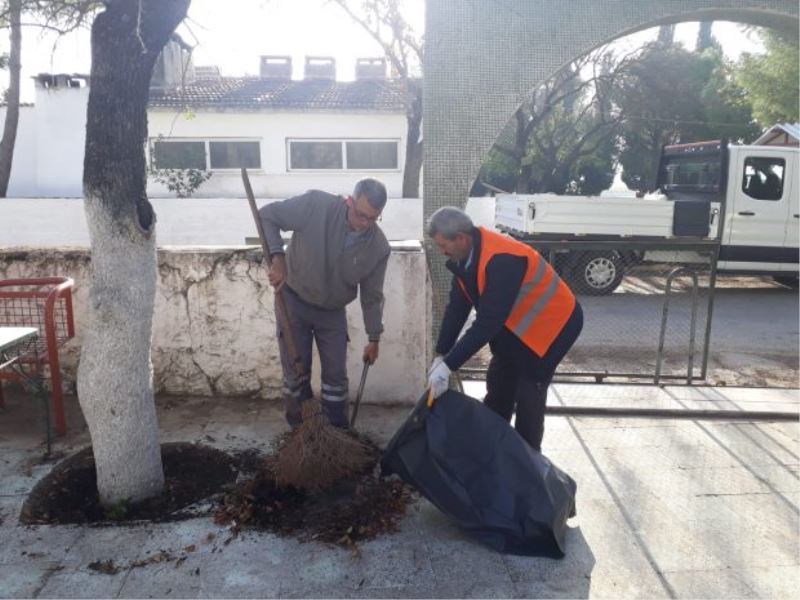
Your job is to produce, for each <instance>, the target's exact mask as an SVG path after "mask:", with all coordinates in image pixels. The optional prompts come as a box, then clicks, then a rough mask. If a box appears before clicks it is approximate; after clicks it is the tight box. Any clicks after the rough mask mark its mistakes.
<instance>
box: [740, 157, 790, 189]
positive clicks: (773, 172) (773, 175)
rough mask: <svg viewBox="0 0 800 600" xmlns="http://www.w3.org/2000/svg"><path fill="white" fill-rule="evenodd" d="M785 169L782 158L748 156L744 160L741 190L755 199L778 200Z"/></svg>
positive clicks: (784, 162)
mask: <svg viewBox="0 0 800 600" xmlns="http://www.w3.org/2000/svg"><path fill="white" fill-rule="evenodd" d="M785 169H786V161H785V160H784V159H782V158H770V157H765V156H748V157H747V158H746V159H745V161H744V177H743V178H742V191H743V192H744V193H745V194H747V195H748V196H750V197H751V198H755V199H756V200H780V199H781V198H783V174H784V171H785Z"/></svg>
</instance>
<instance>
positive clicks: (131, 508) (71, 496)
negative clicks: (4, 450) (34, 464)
mask: <svg viewBox="0 0 800 600" xmlns="http://www.w3.org/2000/svg"><path fill="white" fill-rule="evenodd" d="M161 458H162V461H163V464H164V477H165V484H164V492H163V493H162V494H161V496H159V497H157V498H152V499H150V500H145V501H144V502H141V503H138V504H125V503H122V504H120V505H117V506H114V507H110V508H106V507H103V506H102V505H101V504H100V498H99V495H98V493H97V474H96V471H95V464H94V456H93V455H92V449H91V448H85V449H83V450H81V451H80V452H78V453H76V454H73V455H72V456H70V457H68V458H67V459H65V460H63V461H61V462H60V463H58V464H57V465H56V466H55V467H54V468H53V470H52V471H51V472H50V473H49V474H48V475H47V476H45V477H44V478H43V479H42V480H41V481H39V483H37V484H36V486H35V487H34V488H33V490H32V491H31V493H30V495H29V496H28V498H27V499H26V500H25V504H24V505H23V507H22V512H21V513H20V522H22V523H25V524H36V523H98V522H109V521H113V522H126V521H138V520H150V521H169V520H177V519H180V518H189V517H192V516H196V514H194V513H191V512H181V511H182V509H185V508H186V507H188V506H190V505H192V504H195V503H196V502H198V501H200V500H203V499H205V498H208V497H210V496H212V495H214V494H215V493H218V492H220V491H222V490H223V488H224V486H226V485H229V484H233V482H234V481H235V480H236V477H237V474H238V470H237V465H236V462H235V461H234V459H232V458H231V457H230V456H228V455H227V454H226V453H224V452H222V451H220V450H216V449H214V448H210V447H208V446H201V445H197V444H188V443H170V444H163V445H162V446H161Z"/></svg>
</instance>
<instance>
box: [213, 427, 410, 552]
mask: <svg viewBox="0 0 800 600" xmlns="http://www.w3.org/2000/svg"><path fill="white" fill-rule="evenodd" d="M360 439H361V440H362V441H363V442H364V443H365V444H367V445H368V448H369V451H370V459H369V464H368V465H367V467H366V468H365V469H364V470H363V471H362V473H361V474H359V475H357V476H355V477H352V478H347V479H344V480H341V481H339V482H338V483H336V484H335V485H333V486H332V487H330V488H327V489H324V490H303V489H298V488H295V487H292V486H281V485H278V484H277V483H276V478H275V466H276V459H275V456H276V455H278V454H279V453H280V447H278V448H277V449H276V452H275V454H273V455H270V456H268V457H266V458H265V459H264V460H263V462H262V465H261V469H260V470H259V471H258V472H257V473H256V475H255V476H254V477H252V478H250V479H247V480H244V481H242V482H240V483H239V484H238V485H237V486H236V488H235V489H234V490H233V491H231V492H229V493H228V494H226V495H225V496H224V498H223V500H222V503H221V504H220V506H219V508H218V510H217V513H216V516H215V521H216V522H217V523H218V524H227V525H230V526H231V529H232V531H233V533H234V534H237V533H238V532H239V531H241V530H242V529H243V528H245V529H247V528H251V529H259V530H264V531H269V532H271V533H275V534H277V535H280V536H295V537H297V538H298V539H299V540H301V541H312V540H316V541H319V542H323V543H328V544H334V545H338V546H342V547H346V548H350V549H351V550H353V551H355V552H358V543H359V542H362V541H366V540H370V539H374V538H376V537H378V536H380V535H382V534H385V533H392V532H395V531H397V528H398V524H399V522H400V519H401V518H402V517H403V515H404V514H405V512H406V508H407V506H408V505H409V504H410V503H411V502H412V501H413V500H414V498H415V495H414V492H413V491H412V489H411V488H409V487H408V486H406V485H405V484H404V483H403V482H402V481H400V480H399V479H396V478H382V477H380V467H379V465H378V461H379V459H380V454H381V453H380V449H379V448H378V447H377V445H375V444H374V443H373V442H372V441H370V440H368V439H366V438H363V437H362V438H360ZM286 441H287V439H286V438H284V439H283V440H282V442H283V443H286Z"/></svg>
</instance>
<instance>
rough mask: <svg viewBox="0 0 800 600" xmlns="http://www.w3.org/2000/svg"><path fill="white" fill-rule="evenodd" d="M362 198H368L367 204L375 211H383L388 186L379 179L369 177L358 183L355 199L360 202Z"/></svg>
mask: <svg viewBox="0 0 800 600" xmlns="http://www.w3.org/2000/svg"><path fill="white" fill-rule="evenodd" d="M361 196H366V197H367V202H369V205H370V206H371V207H372V208H374V209H375V210H383V207H384V206H386V186H385V185H383V184H382V183H381V182H380V181H378V180H377V179H372V178H370V177H367V178H366V179H362V180H360V181H359V182H358V183H356V187H355V189H354V190H353V199H354V200H358V199H359V198H360V197H361Z"/></svg>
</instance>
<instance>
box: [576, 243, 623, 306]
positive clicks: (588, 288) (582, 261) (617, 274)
mask: <svg viewBox="0 0 800 600" xmlns="http://www.w3.org/2000/svg"><path fill="white" fill-rule="evenodd" d="M624 271H625V267H624V265H623V262H622V260H621V259H620V257H619V255H618V254H617V253H616V252H587V253H585V254H583V255H582V256H580V257H579V258H578V259H577V260H576V261H575V263H574V265H573V267H572V268H571V269H570V275H569V277H568V281H569V284H570V287H571V288H572V291H573V292H575V293H576V294H583V295H585V296H606V295H608V294H611V293H612V292H613V291H614V290H615V289H617V288H618V287H619V284H620V283H622V278H623V277H624V276H625V272H624Z"/></svg>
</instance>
